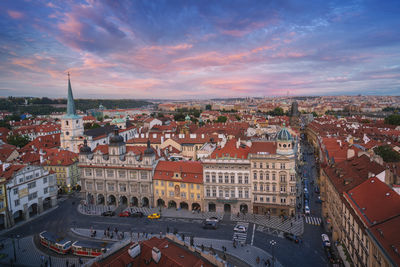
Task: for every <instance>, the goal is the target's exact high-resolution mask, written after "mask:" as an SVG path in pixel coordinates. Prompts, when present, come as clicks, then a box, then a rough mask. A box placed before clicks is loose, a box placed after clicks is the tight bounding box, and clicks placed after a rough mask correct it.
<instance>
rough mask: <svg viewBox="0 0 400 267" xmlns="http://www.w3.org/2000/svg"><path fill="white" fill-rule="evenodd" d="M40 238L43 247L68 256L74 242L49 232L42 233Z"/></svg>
mask: <svg viewBox="0 0 400 267" xmlns="http://www.w3.org/2000/svg"><path fill="white" fill-rule="evenodd" d="M39 237H40V244H42V246H44V247H46V248H49V249H51V250H53V251H55V252H57V253H59V254H67V253H68V252H69V251H70V249H71V245H72V242H71V241H70V240H68V239H66V238H63V237H58V236H56V235H54V234H52V233H50V232H47V231H43V232H41V233H40V234H39Z"/></svg>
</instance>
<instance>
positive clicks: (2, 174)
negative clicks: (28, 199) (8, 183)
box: [0, 164, 26, 180]
mask: <svg viewBox="0 0 400 267" xmlns="http://www.w3.org/2000/svg"><path fill="white" fill-rule="evenodd" d="M25 166H26V165H24V164H13V165H11V166H9V167H8V168H6V169H5V170H4V171H3V168H2V167H3V166H1V168H0V177H2V178H5V179H6V180H9V179H10V178H11V177H12V175H13V174H14V173H15V172H17V171H19V170H20V169H22V168H24V167H25Z"/></svg>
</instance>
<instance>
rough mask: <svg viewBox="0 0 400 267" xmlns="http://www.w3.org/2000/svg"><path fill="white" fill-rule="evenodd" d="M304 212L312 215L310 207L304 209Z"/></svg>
mask: <svg viewBox="0 0 400 267" xmlns="http://www.w3.org/2000/svg"><path fill="white" fill-rule="evenodd" d="M304 211H305V213H306V214H307V215H310V207H309V206H308V205H307V206H305V207H304Z"/></svg>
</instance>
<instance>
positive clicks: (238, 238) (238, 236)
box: [232, 222, 249, 244]
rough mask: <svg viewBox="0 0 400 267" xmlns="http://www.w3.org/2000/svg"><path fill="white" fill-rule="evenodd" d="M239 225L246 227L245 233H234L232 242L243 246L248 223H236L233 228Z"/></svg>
mask: <svg viewBox="0 0 400 267" xmlns="http://www.w3.org/2000/svg"><path fill="white" fill-rule="evenodd" d="M240 225H241V226H244V227H246V232H244V233H242V232H234V233H233V237H232V240H236V241H238V242H239V243H242V244H244V243H246V239H247V232H248V231H249V223H248V222H237V223H236V226H235V227H237V226H240Z"/></svg>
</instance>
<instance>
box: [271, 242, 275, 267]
mask: <svg viewBox="0 0 400 267" xmlns="http://www.w3.org/2000/svg"><path fill="white" fill-rule="evenodd" d="M269 244H270V245H271V249H272V267H274V266H275V256H274V246H275V245H276V242H275V241H274V240H271V241H269Z"/></svg>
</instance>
